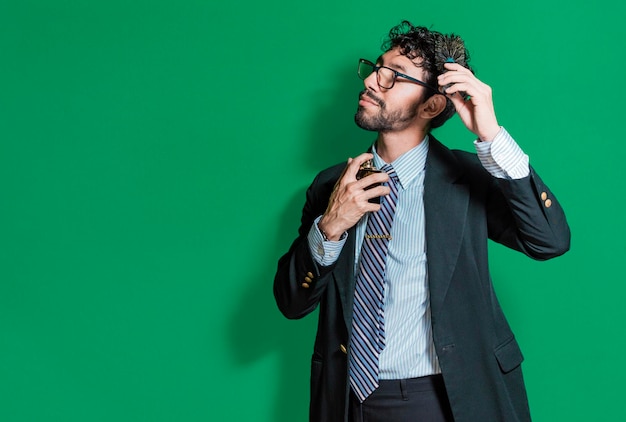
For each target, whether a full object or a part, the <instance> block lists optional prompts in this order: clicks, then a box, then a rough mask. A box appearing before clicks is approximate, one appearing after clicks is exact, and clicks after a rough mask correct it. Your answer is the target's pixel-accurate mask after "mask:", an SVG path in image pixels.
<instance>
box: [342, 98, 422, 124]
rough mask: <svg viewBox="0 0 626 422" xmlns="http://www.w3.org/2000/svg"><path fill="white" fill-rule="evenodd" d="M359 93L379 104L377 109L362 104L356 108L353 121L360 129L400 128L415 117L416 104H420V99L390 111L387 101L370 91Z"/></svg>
mask: <svg viewBox="0 0 626 422" xmlns="http://www.w3.org/2000/svg"><path fill="white" fill-rule="evenodd" d="M360 95H366V96H367V97H369V98H370V99H372V100H373V101H375V102H376V104H378V106H379V108H378V110H377V111H374V110H372V109H371V108H366V107H362V106H359V107H358V108H357V111H356V114H355V115H354V122H355V123H356V124H357V126H359V127H360V128H361V129H365V130H370V131H373V132H391V131H395V130H402V129H404V128H406V127H407V126H408V125H409V124H410V123H411V122H412V121H413V120H414V119H415V116H417V106H418V105H419V104H420V101H418V102H416V103H415V104H413V105H412V106H411V107H408V108H406V109H400V110H395V111H393V110H392V111H390V110H388V108H387V103H385V101H383V100H382V99H380V98H378V97H376V96H375V95H374V94H372V93H371V92H369V91H367V90H366V91H362V92H361V94H360Z"/></svg>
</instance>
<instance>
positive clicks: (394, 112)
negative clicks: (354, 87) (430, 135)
mask: <svg viewBox="0 0 626 422" xmlns="http://www.w3.org/2000/svg"><path fill="white" fill-rule="evenodd" d="M416 60H419V59H416ZM376 64H377V65H384V66H387V67H390V68H392V69H395V70H397V71H398V72H400V73H404V74H406V75H408V76H412V77H414V78H416V79H418V80H421V81H423V80H424V78H425V75H424V72H423V70H422V68H419V67H416V66H415V64H414V62H412V61H411V60H410V59H409V58H408V57H406V56H403V55H402V54H400V53H399V51H398V49H393V50H390V51H388V52H386V53H385V54H383V55H382V56H380V57H379V58H378V60H377V62H376ZM363 83H364V84H365V90H363V91H362V92H361V94H360V96H359V107H358V109H357V112H356V114H355V116H354V121H355V122H356V124H357V125H358V126H359V127H361V128H363V129H365V130H371V131H376V132H394V131H400V130H404V129H406V128H407V127H409V126H410V125H412V124H415V123H416V116H417V109H418V106H419V105H420V104H421V103H422V99H423V97H424V95H425V91H426V89H425V88H424V87H422V86H420V85H418V84H416V83H413V82H411V81H409V80H406V79H404V78H402V77H398V78H397V79H396V81H395V84H394V85H393V86H392V87H391V89H385V88H381V87H380V86H379V85H378V82H377V80H376V72H372V74H371V75H369V76H368V77H367V78H366V79H365V80H364V81H363Z"/></svg>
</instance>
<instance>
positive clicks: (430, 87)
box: [356, 59, 441, 94]
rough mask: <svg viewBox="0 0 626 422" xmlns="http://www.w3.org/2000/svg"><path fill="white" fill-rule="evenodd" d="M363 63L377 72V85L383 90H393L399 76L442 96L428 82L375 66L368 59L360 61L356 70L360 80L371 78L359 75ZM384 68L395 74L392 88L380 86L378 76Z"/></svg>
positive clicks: (386, 67)
mask: <svg viewBox="0 0 626 422" xmlns="http://www.w3.org/2000/svg"><path fill="white" fill-rule="evenodd" d="M361 63H362V64H366V65H368V66H371V67H372V73H374V72H376V83H377V84H378V86H380V87H381V88H383V89H391V88H393V86H394V85H395V84H396V79H398V76H400V77H402V78H404V79H407V80H409V81H411V82H414V83H416V84H418V85H421V86H423V87H424V88H428V89H430V90H431V91H433V92H435V93H437V94H441V92H440V91H439V90H438V89H437V88H435V87H433V86H430V85H428V84H427V83H426V82H422V81H420V80H419V79H415V78H414V77H412V76H409V75H405V74H404V73H400V72H398V71H397V70H395V69H392V68H390V67H388V66H381V65H377V64H374V63H372V62H370V61H369V60H366V59H359V67H357V70H356V73H357V75H358V77H359V78H360V79H362V80H365V78H367V76H369V75H367V76H366V77H365V78H364V77H362V76H361V74H360V73H359V68H360V67H361ZM382 68H385V69H389V70H391V71H392V72H393V74H394V77H393V80H392V81H391V86H390V87H386V86H382V85H381V84H380V78H379V76H378V71H379V70H380V69H382ZM370 75H371V73H370Z"/></svg>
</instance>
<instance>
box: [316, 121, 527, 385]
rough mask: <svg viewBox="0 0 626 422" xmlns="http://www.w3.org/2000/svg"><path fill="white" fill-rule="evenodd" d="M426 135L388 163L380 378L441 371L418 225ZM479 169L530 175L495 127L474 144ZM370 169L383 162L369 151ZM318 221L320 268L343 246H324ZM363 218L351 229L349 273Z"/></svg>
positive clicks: (421, 220) (421, 219) (329, 243)
mask: <svg viewBox="0 0 626 422" xmlns="http://www.w3.org/2000/svg"><path fill="white" fill-rule="evenodd" d="M428 143H429V140H428V136H426V138H425V139H424V141H423V142H421V143H420V144H419V145H417V146H416V147H415V148H413V149H411V150H410V151H408V152H406V153H405V154H403V155H402V156H400V157H398V158H397V159H396V160H395V161H394V162H393V163H390V164H391V165H392V166H393V168H394V170H395V171H396V173H397V175H398V178H399V186H398V204H397V207H396V213H395V216H394V221H393V226H392V228H391V236H392V239H391V240H390V242H389V247H388V255H387V263H386V273H385V298H384V307H385V338H386V339H385V342H386V346H385V349H384V350H383V351H382V353H381V355H380V361H379V367H380V375H379V376H380V379H402V378H415V377H420V376H425V375H432V374H437V373H440V372H441V369H440V367H439V362H438V360H437V354H436V352H435V347H434V344H433V340H432V326H431V319H430V298H429V289H428V273H427V265H426V263H427V254H426V237H425V232H426V230H425V220H424V200H423V193H424V175H425V166H426V157H427V155H428ZM474 146H475V148H476V152H477V154H478V157H479V159H480V161H481V163H482V165H483V167H485V169H486V170H487V171H489V173H491V174H492V175H493V176H494V177H499V178H512V179H519V178H523V177H526V176H527V175H528V174H529V172H530V170H529V165H528V156H527V155H526V154H524V152H523V151H522V150H521V149H520V147H519V146H518V145H517V144H516V143H515V141H514V140H513V138H511V136H510V135H509V134H508V132H507V131H506V130H505V129H504V128H501V129H500V132H499V133H498V135H496V137H495V138H494V140H493V141H490V142H479V141H475V142H474ZM372 153H373V154H374V164H375V165H376V167H377V168H381V167H382V166H383V165H385V164H386V163H385V162H384V161H383V160H382V159H381V158H380V156H379V155H378V154H377V153H376V149H375V146H374V147H372ZM320 218H321V216H320V217H318V218H317V219H316V221H315V224H313V226H312V227H311V230H310V231H309V235H308V242H309V248H310V250H311V253H312V255H313V257H314V259H315V260H316V262H317V263H318V264H320V265H323V266H327V265H331V264H333V263H334V262H335V261H336V260H337V257H338V256H339V254H340V253H341V250H342V248H343V245H344V244H345V242H346V239H347V236H345V237H344V238H343V239H342V240H339V241H324V238H323V236H322V234H321V232H320V231H319V228H318V227H317V222H318V221H319V219H320ZM366 225H367V214H366V215H364V216H363V218H361V220H360V221H359V222H358V223H357V226H356V232H355V236H356V239H355V241H356V248H355V251H356V252H355V260H354V261H355V274H356V271H357V269H358V263H359V255H360V250H361V245H362V243H363V236H364V234H365V227H366Z"/></svg>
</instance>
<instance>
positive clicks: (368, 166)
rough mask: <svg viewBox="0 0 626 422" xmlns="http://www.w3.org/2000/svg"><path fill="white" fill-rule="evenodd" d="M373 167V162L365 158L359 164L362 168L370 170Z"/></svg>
mask: <svg viewBox="0 0 626 422" xmlns="http://www.w3.org/2000/svg"><path fill="white" fill-rule="evenodd" d="M373 168H374V162H373V161H372V160H367V161H366V162H364V163H363V164H361V169H362V170H370V169H373Z"/></svg>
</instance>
